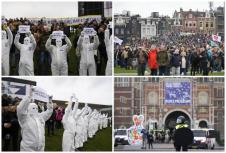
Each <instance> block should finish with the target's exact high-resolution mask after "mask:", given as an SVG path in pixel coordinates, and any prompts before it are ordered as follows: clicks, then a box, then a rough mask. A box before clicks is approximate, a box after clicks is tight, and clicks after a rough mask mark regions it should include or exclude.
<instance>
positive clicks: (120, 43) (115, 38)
mask: <svg viewBox="0 0 226 153" xmlns="http://www.w3.org/2000/svg"><path fill="white" fill-rule="evenodd" d="M114 42H115V43H116V44H119V45H122V42H123V40H121V39H119V38H118V37H116V36H115V37H114Z"/></svg>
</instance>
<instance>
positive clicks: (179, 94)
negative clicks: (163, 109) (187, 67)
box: [165, 81, 192, 105]
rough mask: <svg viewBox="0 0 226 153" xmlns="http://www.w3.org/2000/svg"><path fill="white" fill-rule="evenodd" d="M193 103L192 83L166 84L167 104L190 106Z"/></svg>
mask: <svg viewBox="0 0 226 153" xmlns="http://www.w3.org/2000/svg"><path fill="white" fill-rule="evenodd" d="M191 103H192V92H191V82H189V81H181V82H165V104H175V105H190V104H191Z"/></svg>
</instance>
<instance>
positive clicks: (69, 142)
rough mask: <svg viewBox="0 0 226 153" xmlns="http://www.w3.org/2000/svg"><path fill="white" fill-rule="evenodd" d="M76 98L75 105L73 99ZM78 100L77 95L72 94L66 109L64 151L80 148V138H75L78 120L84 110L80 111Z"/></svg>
mask: <svg viewBox="0 0 226 153" xmlns="http://www.w3.org/2000/svg"><path fill="white" fill-rule="evenodd" d="M73 99H76V102H74V105H73V104H72V103H73V102H72V100H73ZM78 105H79V103H78V100H77V98H76V97H75V95H72V96H71V98H70V101H69V103H68V105H67V107H66V109H65V114H64V116H63V119H62V123H63V127H64V134H63V140H62V149H63V151H74V150H75V149H76V148H78V146H79V144H78V140H77V139H75V138H76V136H77V135H78V131H77V130H78V129H77V121H78V119H79V117H80V116H81V115H82V111H80V112H78Z"/></svg>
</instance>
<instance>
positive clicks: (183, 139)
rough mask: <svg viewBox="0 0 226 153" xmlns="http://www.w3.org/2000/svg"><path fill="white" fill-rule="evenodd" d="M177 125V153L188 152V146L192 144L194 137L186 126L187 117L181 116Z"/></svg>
mask: <svg viewBox="0 0 226 153" xmlns="http://www.w3.org/2000/svg"><path fill="white" fill-rule="evenodd" d="M176 123H177V125H176V127H175V131H174V136H173V140H174V147H175V149H176V151H180V150H181V149H182V151H188V146H189V145H190V144H192V142H193V139H194V136H193V132H192V131H191V130H190V129H189V126H188V124H186V121H185V117H184V116H179V117H178V118H177V121H176Z"/></svg>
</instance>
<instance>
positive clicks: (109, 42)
mask: <svg viewBox="0 0 226 153" xmlns="http://www.w3.org/2000/svg"><path fill="white" fill-rule="evenodd" d="M104 33H105V34H104V36H105V38H104V42H105V45H106V51H107V56H108V61H107V66H106V70H105V75H112V35H111V36H109V35H110V33H109V29H106V30H105V31H104Z"/></svg>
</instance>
